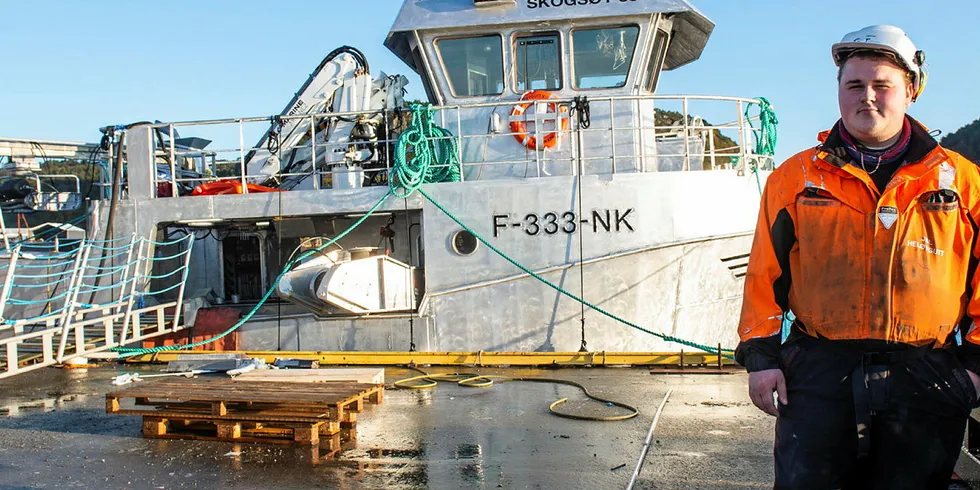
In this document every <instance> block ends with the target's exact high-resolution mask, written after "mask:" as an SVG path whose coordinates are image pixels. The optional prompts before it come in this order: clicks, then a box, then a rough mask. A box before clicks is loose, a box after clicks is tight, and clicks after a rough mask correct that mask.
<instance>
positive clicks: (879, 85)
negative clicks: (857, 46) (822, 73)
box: [837, 56, 912, 146]
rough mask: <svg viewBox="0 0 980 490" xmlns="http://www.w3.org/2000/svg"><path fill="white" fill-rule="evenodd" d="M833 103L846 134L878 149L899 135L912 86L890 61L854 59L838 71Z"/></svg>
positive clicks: (900, 70)
mask: <svg viewBox="0 0 980 490" xmlns="http://www.w3.org/2000/svg"><path fill="white" fill-rule="evenodd" d="M837 101H838V104H839V105H840V114H841V119H842V120H843V121H844V127H845V128H847V131H848V132H850V133H851V135H853V136H854V137H855V138H856V139H857V140H858V141H860V142H861V143H863V144H865V145H869V146H881V145H884V144H889V143H891V140H893V139H894V138H897V136H898V134H899V132H901V130H902V124H903V123H904V120H905V110H906V109H908V107H909V105H910V104H912V86H911V84H909V83H908V82H907V81H906V78H905V72H904V71H903V70H902V69H901V68H899V67H898V66H896V65H894V64H893V63H891V62H890V61H887V60H880V59H869V58H862V57H859V56H855V57H852V58H850V59H848V60H847V61H846V62H845V63H844V67H843V69H842V70H841V77H840V82H839V84H838V86H837Z"/></svg>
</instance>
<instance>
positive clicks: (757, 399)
mask: <svg viewBox="0 0 980 490" xmlns="http://www.w3.org/2000/svg"><path fill="white" fill-rule="evenodd" d="M968 372H969V371H968ZM970 378H971V379H973V384H974V385H977V384H978V382H980V376H977V375H976V374H973V373H970ZM774 391H775V392H776V394H777V395H779V403H781V404H783V405H789V399H787V398H786V378H785V377H784V376H783V371H782V370H780V369H764V370H762V371H756V372H754V373H749V397H750V398H752V403H754V404H755V406H756V407H759V410H762V411H763V412H766V413H768V414H769V415H772V416H773V417H778V416H779V411H778V410H777V409H776V404H775V403H773V400H772V392H774Z"/></svg>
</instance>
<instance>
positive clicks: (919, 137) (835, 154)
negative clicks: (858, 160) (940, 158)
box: [817, 115, 939, 168]
mask: <svg viewBox="0 0 980 490" xmlns="http://www.w3.org/2000/svg"><path fill="white" fill-rule="evenodd" d="M905 117H907V118H908V120H909V122H910V123H912V138H911V140H910V141H909V148H908V151H907V152H906V153H905V156H906V161H907V162H908V163H909V164H912V163H918V162H920V161H922V160H924V159H925V158H926V157H927V156H929V154H930V153H932V151H933V150H935V149H936V148H937V147H938V146H939V143H937V142H936V140H935V138H933V137H932V136H931V135H930V134H929V130H927V129H926V127H925V126H923V125H922V123H920V122H919V121H916V120H915V119H914V118H912V116H909V115H906V116H905ZM841 124H842V123H841V121H840V120H839V119H838V120H837V123H835V124H834V127H833V128H831V129H830V130H828V131H823V132H821V133H820V134H818V135H817V140H819V141H820V142H821V144H820V146H818V147H817V150H818V151H821V152H824V153H825V154H826V155H825V156H824V160H825V161H826V162H827V163H829V164H831V165H833V166H835V167H838V168H843V167H844V166H845V165H849V164H850V160H851V158H850V156H849V155H848V154H847V150H846V149H845V148H844V139H843V138H841V135H840V125H841Z"/></svg>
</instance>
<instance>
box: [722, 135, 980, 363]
mask: <svg viewBox="0 0 980 490" xmlns="http://www.w3.org/2000/svg"><path fill="white" fill-rule="evenodd" d="M912 123H913V124H912V128H913V132H912V141H911V142H910V144H909V150H908V153H907V155H906V161H907V162H908V163H906V164H905V165H903V166H902V167H901V168H899V169H898V170H897V171H895V174H894V176H893V177H892V179H891V181H890V182H889V183H888V186H887V187H886V188H885V191H884V192H883V193H881V192H879V191H878V188H877V187H876V186H875V185H874V183H873V182H872V180H871V177H870V176H869V175H868V173H867V172H866V171H865V170H863V169H862V168H861V167H860V166H855V165H853V164H851V163H848V162H849V160H850V158H849V157H848V156H847V155H846V153H845V152H844V151H843V146H842V142H841V141H840V136H839V133H838V132H837V130H836V129H835V130H832V131H829V132H824V133H821V135H820V136H821V141H822V142H823V143H824V144H822V145H820V146H817V147H815V148H811V149H809V150H806V151H803V152H801V153H799V154H797V155H795V156H793V157H792V158H790V159H789V160H787V161H786V162H784V163H783V164H782V165H781V166H780V167H779V168H777V169H776V170H775V171H774V172H773V173H772V175H771V176H770V177H769V180H768V181H767V182H766V187H765V191H764V192H763V196H762V205H761V209H760V212H759V221H758V225H757V227H756V232H755V239H754V242H753V245H752V253H751V257H750V259H749V266H748V272H747V275H746V277H745V294H744V301H743V305H742V314H741V319H740V322H739V326H738V333H739V337H740V338H741V340H742V343H741V344H740V346H739V349H740V350H742V351H743V352H742V353H741V356H740V357H743V358H744V357H745V356H746V355H749V356H756V357H758V356H760V355H761V357H764V358H766V359H765V360H764V362H763V360H762V359H757V360H755V362H753V361H752V360H749V363H746V362H745V361H740V362H743V364H745V365H746V366H747V367H749V370H750V371H752V370H757V369H762V368H768V367H775V366H774V365H773V363H774V362H775V360H774V357H775V355H776V353H778V346H779V333H780V328H781V324H782V315H783V312H785V311H792V312H793V313H794V314H795V315H796V318H797V319H798V325H799V326H800V327H801V328H803V329H804V330H805V331H806V332H807V333H809V334H810V335H813V336H822V337H826V338H829V339H834V340H868V339H872V340H884V341H889V342H900V343H905V344H911V345H926V344H929V343H933V342H935V343H937V344H938V345H944V344H946V342H947V340H948V339H949V338H950V335H951V334H952V333H953V332H955V331H956V330H957V329H958V328H962V329H963V330H964V331H965V332H964V335H965V336H966V340H968V341H970V342H972V343H975V344H980V330H974V331H970V330H969V328H970V327H971V323H972V319H973V318H978V317H980V295H978V294H977V287H976V286H977V282H978V279H980V278H978V276H977V274H976V268H977V267H976V264H977V258H978V257H980V250H978V247H977V245H978V243H977V239H976V237H977V234H978V228H977V223H978V222H980V171H978V168H977V166H976V165H974V164H973V163H971V162H970V161H968V160H966V159H965V158H963V157H962V156H960V155H959V154H957V153H955V152H953V151H950V150H947V149H944V148H942V147H940V146H939V145H938V144H937V143H936V142H935V140H934V139H933V138H932V137H931V136H930V135H929V134H928V132H927V130H926V129H925V128H924V127H922V126H921V125H920V124H919V123H918V122H916V121H914V120H913V121H912ZM835 128H836V126H835ZM868 167H871V166H870V165H868ZM867 170H868V171H871V172H873V171H875V169H874V168H873V167H871V168H867ZM967 334H968V335H967ZM757 341H761V342H757ZM753 344H755V345H753ZM749 364H754V365H755V366H750V365H749ZM753 368H755V369H753Z"/></svg>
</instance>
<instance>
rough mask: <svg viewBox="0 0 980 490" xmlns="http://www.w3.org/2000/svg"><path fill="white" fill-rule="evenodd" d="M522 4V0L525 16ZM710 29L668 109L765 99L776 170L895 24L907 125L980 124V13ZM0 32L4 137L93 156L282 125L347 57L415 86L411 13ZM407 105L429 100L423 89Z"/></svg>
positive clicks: (33, 23)
mask: <svg viewBox="0 0 980 490" xmlns="http://www.w3.org/2000/svg"><path fill="white" fill-rule="evenodd" d="M519 1H520V0H519ZM694 4H695V6H696V7H698V8H699V9H700V10H701V11H702V12H703V13H705V14H706V15H707V16H708V17H709V18H711V19H712V20H713V21H714V22H715V23H716V28H715V31H714V34H713V36H712V38H711V40H709V42H708V46H707V48H706V49H705V52H704V54H703V55H702V57H701V59H700V60H699V61H697V62H695V63H693V64H690V65H687V66H684V67H682V68H680V69H678V70H675V71H671V72H667V73H665V74H664V76H663V78H662V80H661V86H660V92H661V93H665V94H681V93H685V94H715V95H733V96H746V97H756V96H765V97H767V98H768V99H769V100H770V101H771V102H772V103H773V105H774V106H775V108H776V111H777V114H778V116H779V120H780V127H779V130H780V137H779V145H778V147H777V157H778V158H780V159H781V158H785V157H788V156H789V155H791V154H792V153H794V152H796V151H798V150H800V149H802V148H803V147H805V146H809V145H812V144H813V142H814V135H815V133H816V132H817V131H819V130H821V129H824V128H826V127H829V126H830V125H831V124H832V123H833V122H834V121H835V120H836V119H837V102H836V80H835V77H836V69H835V67H834V65H833V62H832V61H831V58H830V54H829V53H830V45H831V44H832V43H833V42H835V41H837V40H839V39H840V37H841V36H843V34H844V33H846V32H848V31H851V30H855V29H858V28H860V27H863V26H865V25H869V24H876V23H891V24H895V25H898V26H900V27H902V28H903V29H905V30H906V32H908V33H909V35H910V36H911V38H912V40H913V41H914V42H915V43H916V44H917V45H918V46H919V48H920V49H923V50H925V51H926V55H927V62H928V64H929V67H930V79H929V85H928V87H927V89H926V92H925V93H924V94H923V96H922V97H921V98H920V100H919V102H917V103H916V104H914V105H913V107H912V109H911V111H910V113H911V114H912V115H913V116H914V117H917V118H918V119H920V120H921V121H923V122H924V123H925V124H926V125H927V126H929V127H931V128H934V129H941V130H944V131H946V132H949V131H953V130H956V129H958V128H959V127H961V126H963V125H965V124H968V123H969V122H971V121H973V120H975V119H977V118H980V88H978V86H980V85H978V81H980V61H978V60H977V57H978V56H980V38H978V37H977V36H976V34H973V33H972V32H974V30H975V27H976V26H975V24H976V19H978V18H980V2H974V1H966V0H963V1H941V0H940V1H929V2H924V1H921V0H920V1H910V0H874V1H866V2H856V1H854V0H824V1H820V2H802V1H795V0H752V1H749V0H704V1H695V2H694ZM0 5H2V10H0V11H2V13H3V14H2V17H3V18H4V22H3V25H2V27H0V46H2V48H0V53H2V54H0V65H2V66H3V74H2V75H0V137H14V138H35V139H48V140H68V141H97V140H98V138H99V136H100V135H99V133H98V128H99V127H101V126H105V125H108V124H123V123H129V122H134V121H139V120H153V119H159V120H164V121H186V120H196V119H210V118H224V117H241V116H260V115H269V114H273V113H278V112H279V111H280V110H281V109H282V107H283V106H284V105H285V104H286V102H288V101H289V99H290V97H291V96H292V95H293V93H294V92H295V91H296V90H297V89H298V88H299V86H300V85H301V84H302V83H303V81H305V80H306V77H307V76H308V75H309V73H310V71H311V70H313V69H314V68H315V67H316V65H317V64H318V63H319V61H320V60H321V59H322V57H323V56H324V55H325V54H326V53H328V52H329V51H331V50H332V49H334V48H336V47H338V46H340V45H343V44H348V45H351V46H355V47H357V48H359V49H361V50H362V51H364V52H365V54H366V55H367V57H368V59H369V61H370V63H371V68H372V70H373V71H374V75H375V76H377V74H378V72H379V71H380V70H384V71H385V72H387V73H389V74H391V73H402V74H406V75H408V74H409V73H408V69H407V68H406V67H404V65H402V63H401V62H400V61H398V60H397V59H396V58H395V57H394V56H393V55H391V54H389V53H388V51H387V50H386V49H385V48H384V47H383V46H382V42H383V40H384V37H385V35H386V33H387V30H388V28H389V27H390V26H391V23H392V22H393V20H394V18H395V15H396V13H397V12H398V9H399V7H400V5H401V0H354V1H347V0H320V1H317V2H307V1H302V2H301V1H281V2H267V1H266V2H257V1H246V0H239V1H234V2H232V1H191V0H172V1H169V2H148V1H125V2H124V1H112V2H110V1H89V2H64V1H51V0H32V1H31V2H17V1H13V0H6V1H2V2H0ZM409 79H410V80H411V84H410V85H409V91H410V93H409V96H410V97H413V98H423V95H422V90H421V87H420V85H419V82H418V78H417V77H416V76H415V75H414V74H411V76H410V77H409Z"/></svg>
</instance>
